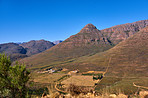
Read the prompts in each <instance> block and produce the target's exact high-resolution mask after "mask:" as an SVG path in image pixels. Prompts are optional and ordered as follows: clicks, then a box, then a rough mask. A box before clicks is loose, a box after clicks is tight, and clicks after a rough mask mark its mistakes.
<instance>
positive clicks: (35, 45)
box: [20, 40, 55, 56]
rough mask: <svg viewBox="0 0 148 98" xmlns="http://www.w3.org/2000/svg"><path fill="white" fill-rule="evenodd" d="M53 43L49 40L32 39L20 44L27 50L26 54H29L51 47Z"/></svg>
mask: <svg viewBox="0 0 148 98" xmlns="http://www.w3.org/2000/svg"><path fill="white" fill-rule="evenodd" d="M54 45H55V44H53V43H52V42H49V41H45V40H36V41H35V40H32V41H29V42H26V43H22V44H20V46H22V47H24V48H25V49H26V50H27V53H26V55H28V56H31V55H34V54H37V53H40V52H43V51H45V50H47V49H49V48H51V47H53V46H54Z"/></svg>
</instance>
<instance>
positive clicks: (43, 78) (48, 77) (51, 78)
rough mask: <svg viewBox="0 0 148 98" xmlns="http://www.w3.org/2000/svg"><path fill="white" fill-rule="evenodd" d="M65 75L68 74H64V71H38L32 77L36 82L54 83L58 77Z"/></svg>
mask: <svg viewBox="0 0 148 98" xmlns="http://www.w3.org/2000/svg"><path fill="white" fill-rule="evenodd" d="M64 75H66V74H63V73H53V74H48V73H45V74H38V73H36V75H35V76H32V78H33V81H34V82H38V83H54V82H55V81H57V80H58V79H60V78H61V77H63V76H64Z"/></svg>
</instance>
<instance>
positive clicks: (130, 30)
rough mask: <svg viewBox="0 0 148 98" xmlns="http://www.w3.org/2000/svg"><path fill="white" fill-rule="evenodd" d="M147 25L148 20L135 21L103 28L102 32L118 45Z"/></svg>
mask: <svg viewBox="0 0 148 98" xmlns="http://www.w3.org/2000/svg"><path fill="white" fill-rule="evenodd" d="M146 26H148V20H141V21H137V22H133V23H127V24H122V25H117V26H113V27H111V28H107V29H104V30H101V32H102V34H104V36H106V37H107V38H108V39H109V40H110V41H111V42H112V43H113V44H115V45H116V44H118V43H119V42H121V41H122V40H126V39H127V38H128V37H130V36H132V35H133V34H135V33H136V32H138V31H140V30H141V29H143V28H144V27H146Z"/></svg>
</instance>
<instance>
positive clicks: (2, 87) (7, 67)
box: [0, 54, 30, 98]
mask: <svg viewBox="0 0 148 98" xmlns="http://www.w3.org/2000/svg"><path fill="white" fill-rule="evenodd" d="M29 75H30V72H29V71H28V70H27V69H26V67H25V65H20V64H19V63H16V64H15V65H14V66H11V61H10V58H8V57H7V56H6V55H5V54H0V93H1V95H0V96H2V95H3V94H4V93H5V91H8V92H9V94H10V95H11V97H12V98H16V97H17V98H25V96H26V95H27V87H26V84H27V82H28V81H29V78H30V77H29ZM9 97H10V96H9Z"/></svg>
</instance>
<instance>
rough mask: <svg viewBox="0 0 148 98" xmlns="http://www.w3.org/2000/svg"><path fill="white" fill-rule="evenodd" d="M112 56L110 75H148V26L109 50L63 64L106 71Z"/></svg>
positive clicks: (82, 69) (82, 68) (85, 69)
mask: <svg viewBox="0 0 148 98" xmlns="http://www.w3.org/2000/svg"><path fill="white" fill-rule="evenodd" d="M110 58H111V62H110V64H109V69H108V71H107V74H108V75H111V76H123V77H128V76H129V77H132V76H134V77H136V76H138V77H139V76H148V27H146V28H144V29H142V30H140V31H139V32H138V33H136V34H134V35H133V36H131V37H129V38H128V39H127V40H125V41H122V42H121V43H119V44H118V45H116V46H115V47H113V48H111V49H109V50H108V51H105V52H103V53H97V54H95V55H93V56H85V57H81V58H78V59H76V60H75V61H74V62H71V63H69V64H66V63H65V65H63V66H64V67H66V68H69V69H71V70H73V69H80V70H81V71H88V70H100V71H105V70H106V69H107V66H108V62H109V59H110ZM74 65H77V66H74ZM71 66H73V67H71Z"/></svg>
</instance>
